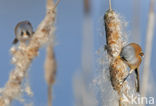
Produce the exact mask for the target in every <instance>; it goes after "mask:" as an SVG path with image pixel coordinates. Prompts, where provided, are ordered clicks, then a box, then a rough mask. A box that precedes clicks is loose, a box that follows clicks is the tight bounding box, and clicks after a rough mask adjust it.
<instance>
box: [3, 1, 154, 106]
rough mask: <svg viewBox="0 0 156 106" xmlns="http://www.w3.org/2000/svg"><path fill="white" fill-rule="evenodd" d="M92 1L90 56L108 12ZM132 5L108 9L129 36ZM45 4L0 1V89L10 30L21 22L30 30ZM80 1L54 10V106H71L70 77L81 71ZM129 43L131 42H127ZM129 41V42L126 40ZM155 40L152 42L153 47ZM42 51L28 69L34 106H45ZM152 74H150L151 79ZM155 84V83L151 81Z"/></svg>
mask: <svg viewBox="0 0 156 106" xmlns="http://www.w3.org/2000/svg"><path fill="white" fill-rule="evenodd" d="M91 1H92V20H93V28H94V30H93V32H94V33H93V34H94V50H95V51H94V53H93V54H96V50H97V49H98V47H99V45H100V43H99V42H100V41H99V34H100V32H99V29H100V24H99V22H100V19H101V17H102V16H103V15H104V12H105V11H106V10H107V8H108V2H107V1H106V0H91ZM133 1H134V0H120V1H119V0H118V1H117V0H112V8H113V9H114V10H116V11H117V12H118V13H120V14H121V16H123V17H124V19H125V20H126V21H127V22H128V27H127V32H128V34H129V37H130V38H131V36H132V30H133V28H132V26H133V27H134V25H133V23H132V22H133V8H134V7H133ZM139 1H140V23H141V24H140V34H141V37H140V41H141V42H140V44H141V45H142V47H143V50H145V48H144V46H145V36H146V29H147V19H148V9H149V1H148V0H145V1H142V2H141V0H139ZM44 15H45V0H0V32H1V39H0V50H1V51H0V54H1V55H0V59H1V61H0V64H1V65H0V69H1V70H0V71H1V74H0V87H3V86H4V84H5V83H6V81H7V80H8V75H9V73H10V71H11V69H13V65H11V63H10V59H11V55H10V53H9V49H10V47H11V45H12V44H11V43H12V41H13V39H14V27H15V25H16V24H17V23H18V22H19V21H22V20H29V21H30V22H31V23H32V25H33V27H34V29H36V28H37V25H38V24H39V23H40V21H41V20H42V19H43V18H44ZM83 18H84V17H83V0H61V2H60V4H59V6H58V9H57V22H56V28H57V30H56V42H57V45H56V47H55V53H56V59H57V63H58V70H57V78H56V83H55V85H54V90H53V105H54V106H74V93H73V87H72V79H73V75H74V73H75V72H76V71H78V70H81V61H82V59H81V54H82V35H83V32H82V31H83ZM131 39H132V38H131ZM130 41H133V39H132V40H130ZM155 42H156V36H154V39H153V45H154V44H155ZM155 54H156V47H155V46H153V49H152V59H151V69H152V71H153V72H154V71H155V70H156V65H155V59H156V55H155ZM44 59H45V49H44V48H42V49H41V50H40V53H39V56H38V57H37V58H36V59H35V60H34V61H33V63H32V66H31V68H30V69H29V81H30V85H31V87H32V90H33V92H34V97H32V98H28V99H32V100H30V101H33V102H34V105H35V106H45V105H46V103H47V92H46V90H47V88H46V83H45V80H44V68H43V64H44ZM155 74H156V73H155V72H154V75H155ZM155 80H156V79H155ZM13 106H21V104H20V103H19V102H13Z"/></svg>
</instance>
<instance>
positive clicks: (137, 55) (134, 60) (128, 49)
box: [120, 43, 144, 92]
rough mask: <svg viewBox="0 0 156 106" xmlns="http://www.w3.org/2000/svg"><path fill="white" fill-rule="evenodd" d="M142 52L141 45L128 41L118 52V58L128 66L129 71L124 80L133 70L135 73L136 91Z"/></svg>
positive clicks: (137, 89)
mask: <svg viewBox="0 0 156 106" xmlns="http://www.w3.org/2000/svg"><path fill="white" fill-rule="evenodd" d="M143 56H144V53H143V52H142V49H141V47H140V46H139V45H138V44H136V43H130V44H128V45H126V46H125V47H123V48H122V50H121V53H120V58H121V59H122V60H123V61H124V62H125V63H126V64H127V65H128V66H129V68H130V72H129V73H128V75H127V77H126V78H125V79H124V81H125V80H126V79H127V78H128V76H129V75H130V74H131V73H132V72H133V71H135V74H136V91H137V92H140V84H139V66H140V64H141V61H142V57H143Z"/></svg>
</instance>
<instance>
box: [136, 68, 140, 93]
mask: <svg viewBox="0 0 156 106" xmlns="http://www.w3.org/2000/svg"><path fill="white" fill-rule="evenodd" d="M135 74H136V80H135V87H136V92H138V93H140V80H139V69H138V68H136V69H135Z"/></svg>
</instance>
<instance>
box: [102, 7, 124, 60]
mask: <svg viewBox="0 0 156 106" xmlns="http://www.w3.org/2000/svg"><path fill="white" fill-rule="evenodd" d="M104 22H105V30H106V42H107V45H106V49H107V52H108V54H109V55H110V56H111V57H113V58H115V57H117V56H119V54H120V51H121V48H122V40H121V25H120V20H119V18H118V15H117V14H116V13H115V12H114V11H113V10H111V9H109V10H108V11H107V12H106V13H105V16H104Z"/></svg>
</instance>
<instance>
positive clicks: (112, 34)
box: [104, 9, 129, 106]
mask: <svg viewBox="0 0 156 106" xmlns="http://www.w3.org/2000/svg"><path fill="white" fill-rule="evenodd" d="M104 22H105V31H106V42H107V45H106V49H107V53H108V55H109V60H110V66H109V70H110V77H111V83H112V86H113V88H114V90H116V91H117V92H118V95H119V105H120V106H121V105H123V104H124V103H123V101H124V96H126V97H128V96H129V95H128V89H129V85H128V83H127V81H125V82H124V83H122V81H123V79H124V78H125V77H126V76H127V74H128V71H127V65H126V64H125V63H124V62H123V61H122V60H121V59H120V58H118V56H119V54H120V51H121V49H122V47H123V41H122V37H123V35H122V32H121V25H120V23H121V22H120V19H119V18H118V15H117V14H116V13H115V12H114V11H113V10H111V9H109V10H108V11H107V12H106V13H105V16H104Z"/></svg>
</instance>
